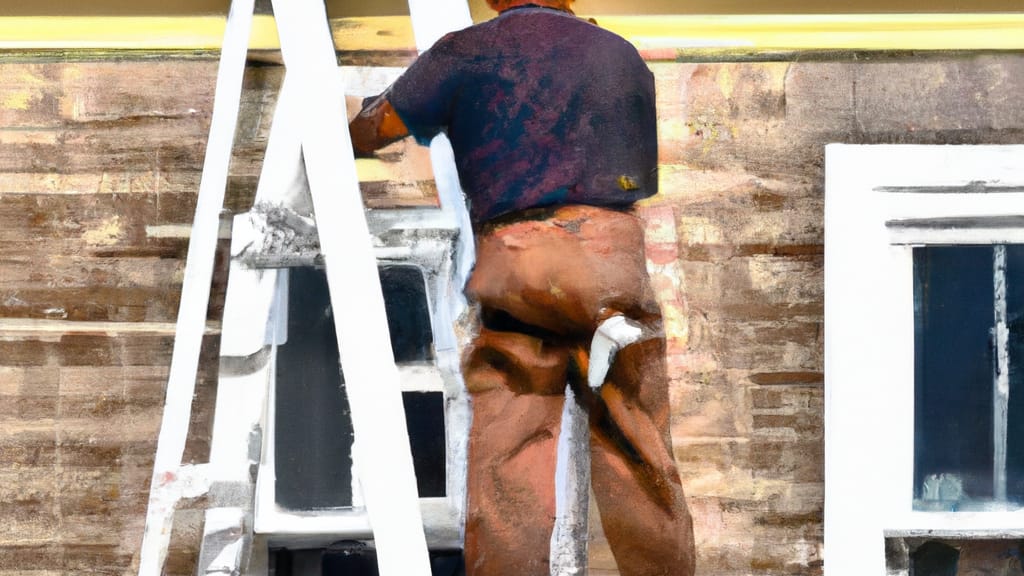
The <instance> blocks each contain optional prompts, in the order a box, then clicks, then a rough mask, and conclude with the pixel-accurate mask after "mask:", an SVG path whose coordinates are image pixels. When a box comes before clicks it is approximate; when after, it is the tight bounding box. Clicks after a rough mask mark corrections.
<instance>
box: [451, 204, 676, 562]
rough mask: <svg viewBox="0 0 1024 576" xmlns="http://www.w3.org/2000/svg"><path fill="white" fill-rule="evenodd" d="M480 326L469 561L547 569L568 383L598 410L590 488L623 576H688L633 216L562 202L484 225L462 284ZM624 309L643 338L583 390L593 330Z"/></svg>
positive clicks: (474, 357)
mask: <svg viewBox="0 0 1024 576" xmlns="http://www.w3.org/2000/svg"><path fill="white" fill-rule="evenodd" d="M466 292H467V295H468V296H469V297H470V299H472V300H475V301H476V302H478V303H479V304H480V307H481V316H482V328H481V330H480V333H479V335H478V337H477V338H476V340H475V342H474V343H473V345H472V346H471V347H470V348H469V349H468V350H467V353H466V355H465V358H464V366H463V372H464V376H465V380H466V386H467V388H468V390H469V392H470V394H471V397H472V402H473V425H472V429H471V432H470V441H469V473H468V474H469V477H468V491H469V503H468V514H467V516H468V517H467V521H466V568H467V573H468V574H469V575H471V576H532V575H542V574H543V575H547V574H548V569H549V568H548V556H549V547H550V538H551V531H552V527H553V524H554V516H555V460H556V446H557V444H558V435H559V430H560V420H561V415H562V407H563V402H564V400H565V395H564V392H565V386H566V383H567V382H570V383H571V385H572V386H574V391H576V392H577V395H578V396H579V397H580V398H581V401H582V402H584V403H585V405H587V407H588V408H589V409H590V430H591V441H590V449H591V458H592V483H593V484H592V486H593V491H594V494H595V496H596V499H597V503H598V506H599V509H600V513H601V519H602V524H603V526H604V531H605V534H606V536H607V538H608V541H609V544H610V545H611V548H612V551H613V553H614V555H615V559H616V562H617V563H618V565H619V569H620V571H621V573H622V574H623V575H624V576H640V575H655V574H658V575H664V574H670V575H681V576H690V575H691V574H692V573H693V565H694V550H693V532H692V526H691V520H690V515H689V512H688V510H687V507H686V503H685V501H684V499H683V491H682V487H681V485H680V481H679V474H678V472H677V471H676V466H675V461H674V458H673V456H672V450H671V443H670V438H669V400H668V389H667V381H666V372H665V340H664V337H663V335H662V334H661V315H660V312H659V309H658V306H657V303H656V302H655V300H654V298H653V294H652V291H651V287H650V282H649V280H648V275H647V269H646V263H645V258H644V243H643V229H642V226H641V223H640V221H639V220H638V219H637V218H636V217H635V216H633V215H631V214H628V213H625V212H619V211H614V210H609V209H603V208H595V207H588V206H565V207H561V208H553V209H550V210H547V211H538V212H536V213H527V214H523V215H522V217H521V218H518V219H516V220H515V221H512V222H510V223H503V224H491V225H489V226H488V227H486V228H485V229H484V230H482V231H481V232H480V233H479V234H478V238H477V264H476V268H475V270H474V272H473V276H472V278H471V279H470V281H469V284H468V286H467V288H466ZM617 314H621V315H624V316H626V317H627V318H630V319H632V320H634V321H637V322H639V323H641V325H642V326H643V327H644V330H645V332H647V336H649V337H648V338H646V339H643V340H641V341H640V342H637V343H635V344H632V345H630V346H627V347H625V348H624V349H622V350H621V351H620V352H619V353H618V355H617V356H616V359H615V362H614V363H613V364H612V366H611V369H610V370H609V372H608V376H607V378H606V380H605V384H604V387H603V388H602V389H601V391H600V397H599V398H598V397H597V396H595V395H594V394H593V393H591V392H590V391H589V388H588V387H587V386H586V370H587V364H588V352H589V349H590V343H591V339H592V337H593V334H594V330H595V329H596V328H597V326H598V324H600V323H601V322H602V321H603V320H605V319H607V318H609V317H611V316H613V315H617Z"/></svg>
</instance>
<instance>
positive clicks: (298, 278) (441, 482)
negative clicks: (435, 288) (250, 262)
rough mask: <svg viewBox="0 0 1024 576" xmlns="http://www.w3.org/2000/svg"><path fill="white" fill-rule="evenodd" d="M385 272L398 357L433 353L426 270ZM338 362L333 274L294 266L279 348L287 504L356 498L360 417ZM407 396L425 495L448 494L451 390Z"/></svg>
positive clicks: (281, 476) (280, 466) (281, 464)
mask: <svg viewBox="0 0 1024 576" xmlns="http://www.w3.org/2000/svg"><path fill="white" fill-rule="evenodd" d="M380 274H381V285H382V287H383V289H384V301H385V308H386V311H387V315H388V327H389V328H390V330H391V345H392V348H393V349H394V351H395V359H396V361H398V362H419V361H426V360H430V358H431V356H432V332H431V329H430V313H429V311H428V309H427V299H426V289H425V284H424V281H423V275H422V273H421V272H420V270H419V269H418V268H415V267H412V266H388V267H383V268H382V269H381V270H380ZM338 366H339V359H338V345H337V339H336V336H335V332H334V315H333V313H332V311H331V306H330V296H329V294H328V291H327V277H326V274H325V273H324V271H323V270H318V269H315V268H293V269H291V270H290V271H289V291H288V342H287V343H286V344H284V345H282V346H280V347H279V348H278V353H277V390H276V409H277V421H276V424H277V427H276V431H275V471H276V474H277V482H276V497H277V501H278V503H279V504H280V505H281V506H284V507H285V508H289V509H293V510H313V509H323V508H340V507H348V506H351V505H352V457H351V451H352V439H353V431H352V421H351V417H350V415H349V405H348V399H347V397H346V395H345V382H344V378H343V375H342V374H341V373H340V372H339V370H338ZM403 398H404V403H405V407H406V423H407V425H408V427H409V433H410V435H411V436H412V439H411V445H412V450H413V462H414V465H415V467H416V475H417V480H418V484H419V489H420V493H421V496H424V497H427V496H444V495H445V451H444V438H445V434H444V399H443V395H442V394H441V393H440V392H437V393H405V394H404V395H403Z"/></svg>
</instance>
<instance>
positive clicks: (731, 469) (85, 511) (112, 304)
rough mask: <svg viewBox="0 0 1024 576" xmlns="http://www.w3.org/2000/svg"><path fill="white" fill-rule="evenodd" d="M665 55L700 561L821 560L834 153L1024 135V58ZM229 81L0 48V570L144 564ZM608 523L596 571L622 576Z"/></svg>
mask: <svg viewBox="0 0 1024 576" xmlns="http://www.w3.org/2000/svg"><path fill="white" fill-rule="evenodd" d="M651 67H652V69H653V70H654V72H655V75H656V77H657V79H658V94H659V96H658V98H659V103H658V104H659V116H660V120H661V122H660V137H661V152H660V153H661V163H662V168H661V171H662V194H661V195H660V196H658V197H656V198H655V199H653V200H651V201H648V202H646V203H645V204H644V206H643V208H642V211H643V213H644V214H645V216H646V217H647V220H648V250H649V256H650V263H651V268H652V271H653V272H654V277H655V283H656V285H657V287H658V290H659V294H660V295H661V298H662V303H663V305H664V307H665V312H666V318H667V321H668V326H669V327H670V332H671V338H670V341H671V347H670V357H669V362H670V365H671V369H672V377H673V387H672V402H673V418H674V419H673V435H674V440H675V447H676V456H677V459H678V460H679V462H680V466H681V471H682V474H683V481H684V485H685V487H686V489H687V494H688V496H689V501H690V505H691V507H692V509H693V512H694V516H695V522H696V532H697V548H698V555H699V558H698V564H699V571H700V573H701V574H706V575H722V576H730V575H741V574H758V575H769V574H773V575H774V574H819V573H820V572H821V562H822V549H821V538H822V536H821V530H822V527H821V509H822V499H823V487H822V479H823V478H822V476H823V468H822V456H823V444H822V404H823V390H822V381H823V369H824V368H823V359H822V320H823V318H822V317H823V294H822V291H823V288H822V261H823V256H822V254H823V248H822V241H823V230H822V207H823V193H822V191H823V185H824V182H823V146H824V144H825V143H827V142H850V143H854V142H862V143H881V142H886V143H888V142H906V143H1021V142H1024V56H1022V55H1013V54H1003V55H996V54H991V55H970V56H954V55H943V56H929V57H924V56H920V55H918V56H913V55H901V56H879V55H875V56H870V55H858V57H857V58H856V59H854V58H852V57H834V58H831V57H824V58H822V57H818V58H813V59H809V60H808V61H788V62H769V63H751V62H745V63H730V62H724V63H705V64H692V63H679V62H657V63H652V64H651ZM215 74H216V61H215V60H214V59H212V58H210V57H206V56H199V57H196V56H180V57H169V56H166V55H165V56H163V57H161V58H155V59H154V58H147V57H138V58H127V59H126V58H124V57H120V58H114V57H111V56H106V55H95V56H88V55H86V56H82V55H76V56H75V57H74V58H73V59H72V58H68V57H61V56H59V55H52V54H51V55H26V54H18V53H8V54H0V79H2V80H0V575H3V576H14V575H24V576H28V575H29V574H31V575H33V576H44V575H45V576H49V575H57V574H128V573H131V566H132V562H133V560H134V555H135V554H136V553H137V550H138V546H139V542H140V540H141V534H142V526H143V522H144V513H145V505H146V497H147V490H148V486H147V484H148V479H149V474H150V467H151V465H152V458H153V452H154V450H155V438H156V432H157V429H158V427H159V420H160V412H161V408H162V401H163V387H164V385H165V382H166V376H167V367H168V365H169V362H170V348H171V342H172V338H173V324H172V323H173V320H174V317H175V314H176V310H177V302H178V297H179V292H180V287H181V277H182V273H183V269H184V264H183V258H184V254H185V250H186V247H187V238H186V237H185V236H186V232H187V228H188V225H189V224H190V221H191V213H192V210H193V208H194V203H195V191H196V189H197V188H198V180H199V174H200V170H201V165H202V158H203V152H204V148H205V140H206V137H207V130H208V126H209V120H210V111H211V107H212V91H213V85H214V77H215ZM280 79H281V70H280V68H278V67H276V66H257V67H253V68H251V69H250V70H249V73H248V74H247V77H246V91H245V96H244V102H243V114H242V119H241V122H240V127H239V133H238V136H237V144H238V145H237V147H236V151H235V159H234V162H233V165H232V177H231V181H230V184H229V193H228V200H227V206H226V207H227V208H228V212H232V211H240V210H244V209H246V208H247V207H248V205H249V203H250V202H251V199H252V195H253V192H254V189H255V182H256V176H257V175H258V172H259V160H260V158H261V157H262V148H263V146H265V139H266V134H267V127H268V125H269V120H270V114H271V113H272V110H273V102H274V99H275V95H274V91H275V90H276V87H277V86H278V85H279V83H280ZM400 155H403V156H404V155H406V154H405V152H403V153H402V154H400ZM394 170H400V169H394ZM413 188H415V187H413ZM374 191H376V192H374ZM364 192H365V193H366V194H367V195H368V196H371V201H372V202H375V203H382V202H388V197H389V196H388V195H389V194H391V196H390V197H392V198H393V197H394V191H393V190H387V189H381V188H380V187H373V186H370V187H368V188H367V189H365V190H364ZM375 193H376V194H377V195H376V196H374V194H375ZM381 195H383V196H381ZM413 195H415V194H413ZM423 201H429V199H427V200H424V199H423V198H413V197H404V199H403V200H402V202H408V203H422V202H423ZM225 217H226V216H225ZM225 248H226V245H224V246H222V250H221V262H220V263H219V265H218V270H219V271H220V272H219V273H218V276H217V279H216V282H215V287H214V289H213V297H212V299H211V303H212V305H211V310H210V314H209V317H210V319H211V321H212V322H213V323H212V324H211V328H212V329H213V331H214V334H212V335H211V336H210V337H209V338H208V344H209V346H208V347H207V352H206V354H205V357H204V360H203V362H202V369H201V374H200V377H199V386H198V388H197V399H196V402H195V417H194V425H193V431H192V435H191V436H192V437H191V439H190V442H189V448H188V457H189V458H190V459H192V460H195V461H202V460H203V459H204V458H205V456H206V452H207V450H208V443H209V438H208V435H209V427H210V420H211V414H210V411H211V409H212V401H213V396H214V394H215V382H216V361H215V358H216V341H217V338H216V334H215V331H216V324H215V321H216V319H217V318H218V317H219V313H220V308H221V305H222V302H223V296H222V294H223V287H224V283H225V280H226V279H225V277H224V273H223V271H224V266H223V254H224V249H225ZM868 417H869V416H868ZM200 522H201V520H200V515H199V514H198V512H196V511H190V510H185V511H184V512H182V513H181V514H179V518H178V522H177V523H176V530H177V534H178V536H177V537H176V538H175V548H174V551H173V554H172V557H171V559H170V563H169V573H173V574H191V570H192V568H193V565H194V559H195V554H196V545H197V537H198V533H199V530H200V528H201V526H200ZM598 532H599V531H598ZM595 538H596V539H597V540H596V542H595V546H594V551H593V565H594V568H595V569H594V570H593V573H595V574H612V573H614V570H613V566H612V564H611V563H610V562H611V561H610V555H609V554H608V551H607V549H606V548H605V547H603V546H602V541H601V536H600V534H599V533H598V534H596V535H595Z"/></svg>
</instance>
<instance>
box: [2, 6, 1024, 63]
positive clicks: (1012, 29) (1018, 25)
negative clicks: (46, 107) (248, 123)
mask: <svg viewBox="0 0 1024 576" xmlns="http://www.w3.org/2000/svg"><path fill="white" fill-rule="evenodd" d="M595 18H596V19H597V21H598V24H599V25H600V26H602V27H604V28H607V29H609V30H612V31H614V32H616V33H618V34H620V35H621V36H623V37H625V38H627V39H629V40H630V41H631V42H633V43H634V44H636V45H637V47H638V48H640V49H641V50H646V51H653V52H654V53H655V54H652V55H656V53H657V51H659V50H669V51H679V50H682V51H686V50H691V49H692V50H706V49H720V50H723V49H724V50H730V49H733V50H744V51H761V50H763V51H776V50H1020V49H1024V13H1003V14H995V13H992V14H990V13H986V14H980V13H971V14H856V15H833V14H828V15H825V14H822V15H764V16H762V15H746V16H745V15H736V16H733V15H728V16H725V15H723V16H671V15H669V16H658V15H647V16H599V15H598V16H595ZM224 22H225V21H224V18H223V17H218V16H196V17H113V16H111V17H106V16H93V17H0V49H2V50H50V49H53V50H89V49H96V50H118V49H125V50H200V51H202V50H216V49H219V48H220V44H221V38H222V36H223V34H224ZM332 28H333V30H334V36H335V41H336V43H337V46H338V49H339V50H358V51H377V50H410V51H411V50H413V47H414V43H413V38H412V28H411V25H410V22H409V18H408V17H402V16H383V17H368V18H346V19H339V20H334V21H332ZM250 47H251V48H252V49H255V50H277V49H278V48H279V43H278V39H277V28H276V26H275V24H274V19H273V17H271V16H264V15H261V16H257V17H256V18H255V21H254V24H253V33H252V39H251V43H250Z"/></svg>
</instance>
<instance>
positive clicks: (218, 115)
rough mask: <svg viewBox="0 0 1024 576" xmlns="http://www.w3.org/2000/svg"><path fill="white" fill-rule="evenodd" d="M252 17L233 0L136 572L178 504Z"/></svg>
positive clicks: (150, 571) (147, 561)
mask: <svg viewBox="0 0 1024 576" xmlns="http://www.w3.org/2000/svg"><path fill="white" fill-rule="evenodd" d="M252 19H253V0H234V1H233V2H232V3H231V9H230V12H229V14H228V20H227V26H226V28H225V31H224V44H223V49H222V51H221V60H220V65H219V67H218V71H217V86H216V92H215V96H214V103H213V119H212V121H211V123H210V137H209V140H208V142H207V145H206V156H205V159H204V161H203V175H202V179H201V180H200V184H199V197H198V200H197V203H196V211H195V219H194V221H193V224H192V233H191V240H190V241H189V246H188V254H187V259H186V264H185V278H184V281H183V283H182V290H181V302H180V305H179V308H178V319H177V330H176V336H175V339H174V350H173V353H172V356H171V368H170V375H169V377H168V379H167V395H166V398H165V401H164V411H163V421H162V423H161V426H160V436H159V438H158V440H157V450H156V456H155V459H154V464H153V476H152V479H151V481H150V493H149V494H150V495H149V506H148V509H147V512H146V529H145V533H144V535H143V539H142V547H141V550H140V552H139V555H140V559H139V576H158V574H160V572H161V570H162V568H163V564H164V559H165V557H166V555H167V547H168V544H169V543H170V537H171V523H172V520H173V516H174V509H175V507H176V505H177V502H178V494H177V489H176V488H175V484H176V482H175V481H176V477H177V473H178V468H179V467H180V466H181V458H182V455H183V454H184V451H185V438H186V436H187V434H188V425H189V421H190V414H191V412H192V395H193V393H194V390H195V380H196V371H197V369H198V366H199V353H200V349H201V347H202V340H203V331H204V328H205V326H206V309H207V304H208V303H209V294H210V285H211V282H212V278H213V263H214V254H215V252H216V248H217V239H218V232H219V229H220V210H221V208H222V207H223V205H224V192H225V190H226V188H227V179H228V166H229V164H230V162H231V149H232V145H233V144H234V138H235V127H236V125H237V123H238V111H239V107H240V105H241V94H242V75H243V73H244V71H245V57H246V52H247V48H248V45H249V35H250V31H251V29H252Z"/></svg>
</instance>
